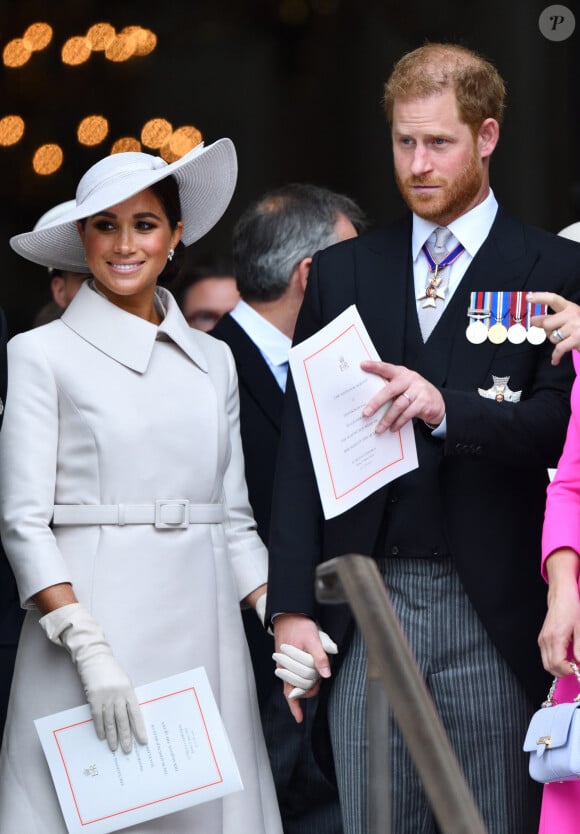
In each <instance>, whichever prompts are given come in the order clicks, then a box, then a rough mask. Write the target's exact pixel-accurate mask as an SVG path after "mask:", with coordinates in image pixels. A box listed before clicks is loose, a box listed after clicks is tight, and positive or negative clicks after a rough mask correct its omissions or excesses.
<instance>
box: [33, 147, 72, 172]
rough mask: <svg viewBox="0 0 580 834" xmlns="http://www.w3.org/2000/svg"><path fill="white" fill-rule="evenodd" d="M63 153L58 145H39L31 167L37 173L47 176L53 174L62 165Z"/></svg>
mask: <svg viewBox="0 0 580 834" xmlns="http://www.w3.org/2000/svg"><path fill="white" fill-rule="evenodd" d="M63 159H64V154H63V152H62V149H61V148H60V146H59V145H54V144H48V145H41V146H40V148H38V149H37V151H36V152H35V154H34V157H33V159H32V167H33V168H34V170H35V171H36V173H37V174H41V175H42V176H48V175H49V174H54V172H55V171H58V169H59V168H60V167H61V165H62V161H63Z"/></svg>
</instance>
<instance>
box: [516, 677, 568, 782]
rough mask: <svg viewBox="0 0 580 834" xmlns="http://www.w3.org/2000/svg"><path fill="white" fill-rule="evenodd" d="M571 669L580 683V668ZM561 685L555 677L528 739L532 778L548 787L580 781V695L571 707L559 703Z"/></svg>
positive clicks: (529, 729)
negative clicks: (555, 694) (552, 783)
mask: <svg viewBox="0 0 580 834" xmlns="http://www.w3.org/2000/svg"><path fill="white" fill-rule="evenodd" d="M570 666H571V667H572V671H573V672H574V674H575V675H576V679H577V681H578V682H579V683H580V670H579V669H578V666H577V665H576V664H575V663H572V662H570ZM557 682H558V678H554V681H553V683H552V686H551V687H550V691H549V692H548V697H547V699H546V700H545V701H544V703H543V704H542V707H541V709H539V710H538V711H537V712H535V713H534V715H533V716H532V720H531V721H530V725H529V727H528V732H527V733H526V738H525V740H524V751H525V752H526V753H529V754H530V765H529V769H530V776H531V777H532V779H534V780H535V781H536V782H542V783H544V784H547V783H548V782H569V781H572V780H575V779H580V694H578V695H577V696H576V697H575V698H574V700H573V701H572V703H570V704H558V703H556V702H555V701H554V690H555V689H556V684H557Z"/></svg>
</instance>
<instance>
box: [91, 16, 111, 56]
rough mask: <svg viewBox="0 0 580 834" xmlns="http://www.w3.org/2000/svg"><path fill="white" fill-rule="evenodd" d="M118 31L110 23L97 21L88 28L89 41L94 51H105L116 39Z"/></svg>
mask: <svg viewBox="0 0 580 834" xmlns="http://www.w3.org/2000/svg"><path fill="white" fill-rule="evenodd" d="M116 34H117V33H116V32H115V28H114V26H111V24H110V23H95V24H93V26H91V27H90V28H89V29H87V36H86V37H87V41H88V42H89V44H90V45H91V49H92V50H93V52H104V51H105V49H107V47H108V46H110V44H111V43H112V42H113V41H114V40H115V37H116Z"/></svg>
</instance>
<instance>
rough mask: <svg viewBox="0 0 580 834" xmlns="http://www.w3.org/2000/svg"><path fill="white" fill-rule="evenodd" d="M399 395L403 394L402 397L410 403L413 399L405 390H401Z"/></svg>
mask: <svg viewBox="0 0 580 834" xmlns="http://www.w3.org/2000/svg"><path fill="white" fill-rule="evenodd" d="M401 396H403V397H404V398H405V399H406V400H408V401H409V402H410V403H412V402H413V400H412V399H411V397H410V396H409V395H408V394H407V392H406V391H403V393H402V395H401Z"/></svg>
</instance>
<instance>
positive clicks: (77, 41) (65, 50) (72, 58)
mask: <svg viewBox="0 0 580 834" xmlns="http://www.w3.org/2000/svg"><path fill="white" fill-rule="evenodd" d="M60 54H61V58H62V62H63V64H68V65H69V66H70V67H76V66H78V65H79V64H84V63H85V62H86V61H88V60H89V58H90V57H91V45H90V43H89V42H88V40H87V39H86V38H83V37H80V36H75V37H74V38H69V39H68V40H67V41H66V42H65V43H64V44H63V47H62V50H61V53H60Z"/></svg>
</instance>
